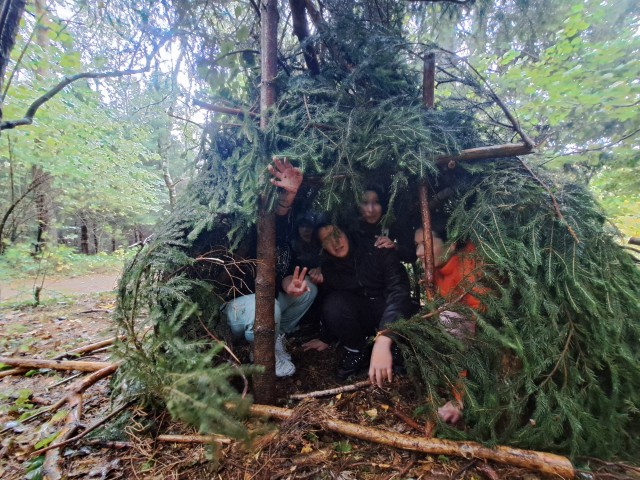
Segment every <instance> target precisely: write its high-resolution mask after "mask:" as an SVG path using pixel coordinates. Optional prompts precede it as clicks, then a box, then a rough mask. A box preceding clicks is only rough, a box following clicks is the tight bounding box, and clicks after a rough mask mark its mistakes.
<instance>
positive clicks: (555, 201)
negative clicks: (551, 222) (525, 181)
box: [518, 158, 580, 243]
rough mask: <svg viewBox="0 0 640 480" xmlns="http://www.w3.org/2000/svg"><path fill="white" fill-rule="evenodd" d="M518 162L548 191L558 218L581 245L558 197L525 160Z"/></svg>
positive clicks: (519, 159)
mask: <svg viewBox="0 0 640 480" xmlns="http://www.w3.org/2000/svg"><path fill="white" fill-rule="evenodd" d="M518 161H519V162H520V164H521V165H522V166H523V167H524V168H525V169H526V170H527V172H529V175H531V177H533V179H534V180H535V181H536V182H538V184H539V185H540V186H541V187H542V188H544V189H545V190H546V191H547V193H548V194H549V196H550V197H551V201H552V202H553V209H554V211H555V213H556V217H557V218H558V220H559V221H560V223H562V224H563V225H565V226H566V227H567V230H568V231H569V233H570V234H571V236H572V237H573V239H574V240H575V241H576V243H580V239H579V238H578V236H577V235H576V232H574V231H573V228H571V225H569V224H568V223H567V222H566V220H565V219H564V215H562V212H561V211H560V206H559V205H558V201H557V200H556V196H555V195H554V194H553V192H552V191H551V189H550V188H549V187H548V186H547V185H546V184H545V183H544V182H543V181H542V180H540V178H539V177H538V176H537V175H536V174H535V173H534V172H533V170H531V168H529V165H527V164H526V162H525V161H524V160H522V159H521V158H518Z"/></svg>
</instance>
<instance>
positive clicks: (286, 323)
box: [222, 277, 318, 342]
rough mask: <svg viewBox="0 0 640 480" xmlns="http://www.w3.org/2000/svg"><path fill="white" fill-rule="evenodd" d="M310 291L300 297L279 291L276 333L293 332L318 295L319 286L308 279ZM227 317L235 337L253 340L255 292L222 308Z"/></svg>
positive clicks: (276, 302)
mask: <svg viewBox="0 0 640 480" xmlns="http://www.w3.org/2000/svg"><path fill="white" fill-rule="evenodd" d="M307 284H308V285H309V291H308V292H305V293H304V294H302V295H300V296H299V297H292V296H291V295H287V294H286V293H284V292H280V293H278V298H276V301H275V314H274V319H275V323H276V335H278V334H279V333H280V332H284V333H291V332H293V331H294V330H295V329H296V328H297V327H298V323H300V319H301V318H302V317H303V316H304V314H305V313H307V310H309V307H311V304H312V303H313V301H314V300H315V299H316V295H318V287H316V286H315V285H314V284H313V283H311V282H310V281H309V280H308V277H307ZM222 313H223V315H224V316H225V317H226V319H227V324H228V325H229V328H230V329H231V332H232V333H233V336H234V337H235V338H242V337H244V338H245V339H246V340H247V341H248V342H253V323H254V321H255V319H256V296H255V294H251V295H244V296H242V297H238V298H235V299H233V300H231V301H230V302H228V303H227V304H226V305H225V306H224V309H223V310H222Z"/></svg>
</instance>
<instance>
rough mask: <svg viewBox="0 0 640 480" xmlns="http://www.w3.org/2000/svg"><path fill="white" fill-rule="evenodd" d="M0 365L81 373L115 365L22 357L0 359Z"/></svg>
mask: <svg viewBox="0 0 640 480" xmlns="http://www.w3.org/2000/svg"><path fill="white" fill-rule="evenodd" d="M0 363H4V364H5V365H9V366H11V367H23V368H30V369H33V368H49V369H51V370H79V371H81V372H96V371H98V370H102V369H103V368H106V367H108V366H112V365H115V364H112V363H108V362H82V361H72V360H67V361H62V360H43V359H39V358H23V357H0Z"/></svg>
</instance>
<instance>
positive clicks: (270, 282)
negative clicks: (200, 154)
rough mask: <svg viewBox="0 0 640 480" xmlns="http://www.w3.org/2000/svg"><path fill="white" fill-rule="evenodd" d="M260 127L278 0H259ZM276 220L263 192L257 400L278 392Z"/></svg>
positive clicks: (272, 71) (265, 118)
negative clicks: (260, 368) (276, 359)
mask: <svg viewBox="0 0 640 480" xmlns="http://www.w3.org/2000/svg"><path fill="white" fill-rule="evenodd" d="M260 27H261V31H260V46H261V56H260V59H261V62H262V65H261V73H262V83H261V86H260V128H262V129H263V130H264V129H266V128H267V126H268V124H269V115H268V112H269V109H270V108H271V107H273V105H274V104H275V102H276V90H275V84H274V82H275V78H276V75H277V73H278V63H277V58H278V57H277V56H278V43H277V40H278V35H277V34H278V8H277V0H262V1H261V2H260ZM275 252H276V224H275V215H274V213H273V212H270V211H268V209H267V199H266V198H265V197H264V196H261V198H260V199H259V200H258V265H257V272H256V318H255V323H254V328H253V333H254V342H253V355H254V361H255V363H256V364H257V365H262V366H263V367H264V373H262V374H260V375H255V376H254V391H253V394H254V397H255V399H256V401H258V402H264V403H273V402H274V401H275V396H276V389H275V384H276V381H275V380H276V371H275V368H276V367H275V351H274V341H275V333H276V329H275V321H274V301H275V300H274V299H275V292H276V285H275V283H276V259H275Z"/></svg>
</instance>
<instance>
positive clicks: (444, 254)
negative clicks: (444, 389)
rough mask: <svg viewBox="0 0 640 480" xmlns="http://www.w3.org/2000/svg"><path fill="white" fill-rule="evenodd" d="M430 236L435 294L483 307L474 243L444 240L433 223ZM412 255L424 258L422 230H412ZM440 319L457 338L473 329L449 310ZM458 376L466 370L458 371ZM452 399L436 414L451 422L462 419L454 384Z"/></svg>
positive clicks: (469, 322)
mask: <svg viewBox="0 0 640 480" xmlns="http://www.w3.org/2000/svg"><path fill="white" fill-rule="evenodd" d="M431 237H432V242H433V260H434V267H435V269H434V272H433V273H434V276H433V279H434V285H435V287H436V290H437V292H438V294H439V295H440V296H441V297H443V298H444V299H445V301H446V302H447V303H449V304H456V303H461V304H463V305H466V306H468V307H470V308H472V309H474V310H476V311H481V310H482V309H483V308H484V307H483V305H482V303H481V301H480V299H479V296H480V295H482V294H483V293H484V292H485V291H486V289H485V288H484V287H482V286H480V285H479V284H478V280H479V278H480V277H481V275H482V266H481V265H479V264H478V263H477V262H476V259H475V256H474V252H475V251H476V247H475V246H474V245H473V244H472V243H471V242H467V243H466V244H464V245H463V246H462V247H461V248H459V247H458V245H457V243H455V242H454V243H449V244H447V243H448V242H447V232H446V229H445V228H444V226H439V225H437V223H434V225H432V231H431ZM415 245H416V256H417V257H418V258H424V256H425V239H424V230H423V229H422V228H418V229H417V230H416V231H415ZM440 322H441V323H442V325H443V326H444V328H445V329H446V330H447V332H449V334H451V335H453V336H454V337H456V338H458V339H460V340H467V339H469V338H472V337H473V336H474V335H475V332H476V324H475V321H474V319H469V318H467V317H465V316H464V315H461V314H460V313H458V312H455V311H452V310H444V311H442V312H440ZM460 375H461V377H465V376H466V372H461V374H460ZM452 393H453V395H454V397H455V398H456V400H454V401H448V402H446V403H445V404H444V405H443V406H442V407H440V408H439V409H438V415H439V416H440V418H441V419H442V420H443V421H444V422H446V423H451V424H455V423H458V422H459V421H460V420H461V419H462V410H463V408H464V406H463V402H462V394H461V393H460V389H459V388H457V387H454V388H453V392H452Z"/></svg>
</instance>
